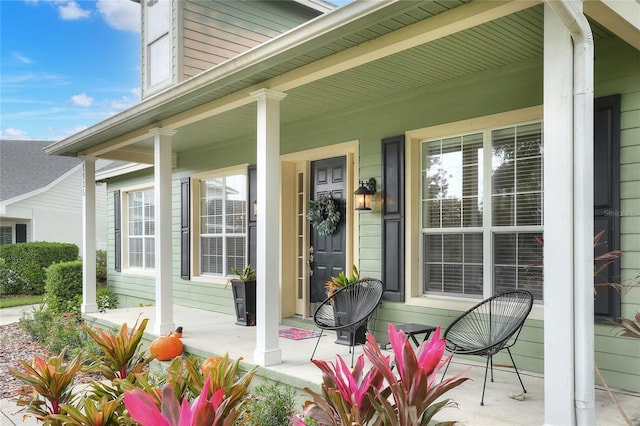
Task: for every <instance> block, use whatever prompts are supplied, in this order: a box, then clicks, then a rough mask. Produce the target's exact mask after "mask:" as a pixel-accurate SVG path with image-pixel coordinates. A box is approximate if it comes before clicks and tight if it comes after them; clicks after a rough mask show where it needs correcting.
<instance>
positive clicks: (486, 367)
mask: <svg viewBox="0 0 640 426" xmlns="http://www.w3.org/2000/svg"><path fill="white" fill-rule="evenodd" d="M489 363H491V364H493V361H491V355H489V356H487V363H486V365H485V366H484V383H483V384H482V398H481V399H480V405H484V389H485V388H486V387H487V370H488V369H489ZM491 372H492V374H493V369H492V370H491ZM492 381H493V379H492Z"/></svg>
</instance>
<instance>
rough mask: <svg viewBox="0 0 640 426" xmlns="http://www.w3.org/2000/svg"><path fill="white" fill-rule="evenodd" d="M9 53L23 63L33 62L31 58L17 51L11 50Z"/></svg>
mask: <svg viewBox="0 0 640 426" xmlns="http://www.w3.org/2000/svg"><path fill="white" fill-rule="evenodd" d="M11 54H12V55H13V57H14V58H15V59H17V60H18V62H21V63H23V64H31V63H33V61H32V60H31V58H27V57H26V56H24V55H21V54H20V53H18V52H11Z"/></svg>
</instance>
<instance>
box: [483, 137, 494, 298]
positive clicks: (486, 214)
mask: <svg viewBox="0 0 640 426" xmlns="http://www.w3.org/2000/svg"><path fill="white" fill-rule="evenodd" d="M482 146H483V150H482V153H483V157H484V158H483V159H484V161H483V163H484V170H483V171H482V173H483V177H484V185H483V192H484V194H483V200H482V201H483V206H484V210H483V211H482V223H483V224H484V228H483V232H482V263H483V268H482V283H483V286H482V294H483V297H484V298H487V297H490V296H491V294H492V293H493V289H492V287H493V286H492V283H493V249H492V247H493V244H492V239H493V237H492V233H491V228H492V221H493V213H492V212H493V204H492V201H493V193H492V189H491V187H492V179H491V178H492V176H491V171H492V168H493V164H492V157H493V155H492V150H491V132H490V131H489V130H485V131H484V132H483V145H482Z"/></svg>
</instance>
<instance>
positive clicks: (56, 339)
mask: <svg viewBox="0 0 640 426" xmlns="http://www.w3.org/2000/svg"><path fill="white" fill-rule="evenodd" d="M79 319H80V317H79V316H77V315H75V314H59V313H55V312H51V311H50V310H47V309H46V308H44V307H42V306H40V307H38V308H34V310H33V311H32V312H31V313H28V314H25V315H24V317H22V318H21V319H20V327H22V329H23V330H25V331H26V332H27V333H29V334H30V335H31V336H32V337H33V338H34V339H35V340H36V341H38V342H39V343H40V344H42V345H43V346H45V347H46V348H47V349H49V350H50V351H52V352H54V353H60V352H61V351H62V349H64V348H65V347H66V348H68V350H67V354H68V355H69V356H72V357H73V356H75V355H76V354H78V353H79V352H80V351H85V352H88V353H93V354H96V355H99V354H100V348H99V347H98V346H97V345H96V344H95V342H94V341H93V339H91V338H90V337H89V335H88V334H87V332H86V331H84V330H83V329H82V328H81V327H80V323H79Z"/></svg>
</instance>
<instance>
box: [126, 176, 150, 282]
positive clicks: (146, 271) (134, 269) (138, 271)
mask: <svg viewBox="0 0 640 426" xmlns="http://www.w3.org/2000/svg"><path fill="white" fill-rule="evenodd" d="M147 190H154V187H153V185H140V186H134V187H128V188H122V189H121V190H120V192H121V194H122V197H121V207H120V208H121V212H120V214H121V226H122V241H121V244H122V272H124V273H129V274H135V275H145V276H154V275H155V265H154V267H153V268H150V267H145V266H143V267H138V266H131V264H130V262H129V253H130V249H129V239H130V237H131V236H130V231H129V195H130V194H133V193H136V192H144V191H147ZM151 202H152V203H153V204H154V208H155V199H154V197H152V199H151ZM143 218H144V210H143ZM154 221H155V218H154ZM143 228H144V219H143ZM154 229H155V225H154ZM147 237H149V236H147ZM154 238H155V233H154ZM143 249H144V243H143ZM144 257H145V254H144V251H143V263H144Z"/></svg>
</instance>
